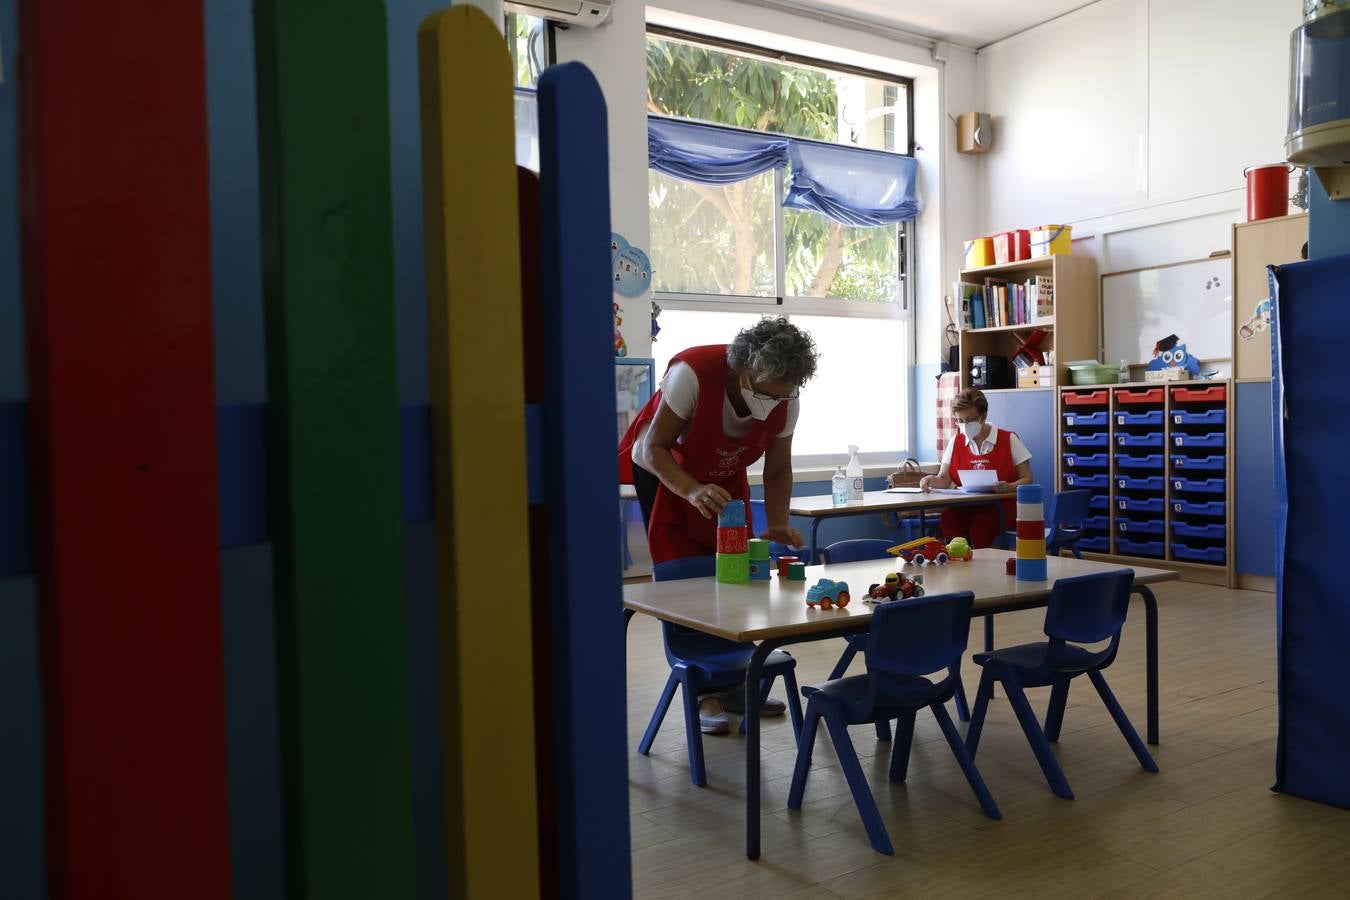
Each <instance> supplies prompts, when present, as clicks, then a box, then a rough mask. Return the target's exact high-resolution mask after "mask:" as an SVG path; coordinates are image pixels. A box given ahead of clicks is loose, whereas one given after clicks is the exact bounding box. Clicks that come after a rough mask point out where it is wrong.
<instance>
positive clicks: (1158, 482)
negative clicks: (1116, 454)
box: [1116, 475, 1165, 494]
mask: <svg viewBox="0 0 1350 900" xmlns="http://www.w3.org/2000/svg"><path fill="white" fill-rule="evenodd" d="M1164 484H1165V482H1164V481H1163V477H1162V476H1161V475H1149V476H1147V477H1146V476H1142V475H1119V476H1117V477H1116V487H1118V488H1120V489H1121V490H1122V491H1152V492H1153V493H1155V494H1160V493H1162V489H1163V485H1164Z"/></svg>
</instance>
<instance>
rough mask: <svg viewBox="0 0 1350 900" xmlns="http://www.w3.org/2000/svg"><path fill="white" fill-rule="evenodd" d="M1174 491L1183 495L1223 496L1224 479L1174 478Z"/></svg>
mask: <svg viewBox="0 0 1350 900" xmlns="http://www.w3.org/2000/svg"><path fill="white" fill-rule="evenodd" d="M1172 490H1174V491H1180V492H1182V493H1183V494H1222V493H1223V492H1224V480H1223V479H1222V478H1173V479H1172Z"/></svg>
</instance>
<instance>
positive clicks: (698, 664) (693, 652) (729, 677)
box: [638, 556, 802, 787]
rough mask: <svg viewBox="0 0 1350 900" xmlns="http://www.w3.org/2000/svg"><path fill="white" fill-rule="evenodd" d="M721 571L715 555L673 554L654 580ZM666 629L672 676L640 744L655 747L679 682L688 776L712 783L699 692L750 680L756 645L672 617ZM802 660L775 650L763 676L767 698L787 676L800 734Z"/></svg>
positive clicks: (785, 684) (654, 574)
mask: <svg viewBox="0 0 1350 900" xmlns="http://www.w3.org/2000/svg"><path fill="white" fill-rule="evenodd" d="M716 571H717V562H716V557H712V556H692V557H688V558H686V559H673V560H668V561H666V562H660V563H657V564H656V565H655V566H654V567H653V572H652V578H653V580H655V581H674V580H676V579H680V578H706V577H711V576H712V575H714V574H715V573H716ZM661 633H662V637H663V638H664V640H665V645H666V660H667V661H668V662H669V663H670V677H669V678H668V679H666V686H665V689H664V690H662V691H661V699H660V700H658V701H656V709H655V710H653V711H652V718H651V721H650V722H648V723H647V731H646V733H645V734H643V735H642V742H641V743H640V744H638V752H639V753H641V754H643V755H644V756H645V755H646V754H647V753H648V752H649V751H650V750H651V748H652V741H654V740H656V733H657V732H658V731H659V730H660V729H661V722H662V721H663V720H664V719H665V717H666V712H667V711H668V710H669V709H670V702H671V700H672V699H674V697H675V688H676V687H677V686H683V687H684V731H685V741H686V743H687V744H688V748H689V778H690V779H691V780H692V781H693V782H694V784H695V785H697V786H698V787H704V786H705V785H707V783H708V775H707V771H706V769H705V767H704V765H703V732H702V730H701V729H700V728H699V719H698V698H699V694H700V693H706V692H709V691H717V690H726V689H727V688H732V687H735V686H736V685H738V684H744V682H745V670H746V667H747V666H749V664H750V656H751V654H753V653H754V652H755V645H754V644H751V643H740V642H738V641H729V640H727V639H726V638H721V637H717V636H716V635H711V634H705V633H703V632H701V631H694V630H692V629H688V628H684V627H681V626H679V625H675V624H673V623H671V622H662V623H661ZM796 666H797V661H796V660H795V659H793V658H792V657H791V656H789V655H788V654H787V653H784V652H783V651H782V650H775V651H773V652H772V653H770V654H769V656H768V658H767V659H766V660H765V661H764V670H763V671H764V677H763V678H762V679H761V680H760V697H761V699H762V698H767V697H768V696H769V689H770V688H771V687H773V681H774V679H775V678H778V677H780V676H781V677H782V679H783V687H784V688H785V689H786V690H787V702H788V709H789V711H790V712H791V714H792V732H793V734H794V735H800V734H801V731H802V704H801V700H799V699H798V698H797V675H796V673H795V672H794V671H793V670H794V669H795V668H796ZM741 732H742V733H744V732H745V720H744V719H742V720H741Z"/></svg>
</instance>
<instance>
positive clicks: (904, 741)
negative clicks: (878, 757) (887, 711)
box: [890, 710, 914, 781]
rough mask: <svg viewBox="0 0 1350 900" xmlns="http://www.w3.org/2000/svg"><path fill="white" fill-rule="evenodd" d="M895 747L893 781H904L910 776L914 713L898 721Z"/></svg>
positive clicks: (892, 765)
mask: <svg viewBox="0 0 1350 900" xmlns="http://www.w3.org/2000/svg"><path fill="white" fill-rule="evenodd" d="M896 722H897V726H896V730H895V746H894V747H892V748H891V771H890V778H891V781H904V780H905V777H906V776H907V775H908V774H909V751H910V749H911V748H912V747H913V746H914V711H913V710H911V711H909V712H908V713H906V714H904V715H902V716H901V717H900V718H899V719H897V720H896Z"/></svg>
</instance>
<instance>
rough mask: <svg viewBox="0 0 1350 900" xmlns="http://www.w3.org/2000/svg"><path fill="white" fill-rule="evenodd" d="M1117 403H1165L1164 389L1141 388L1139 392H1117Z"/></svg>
mask: <svg viewBox="0 0 1350 900" xmlns="http://www.w3.org/2000/svg"><path fill="white" fill-rule="evenodd" d="M1116 402H1117V403H1157V404H1161V403H1162V402H1163V389H1162V388H1160V387H1157V388H1140V389H1138V390H1124V391H1116Z"/></svg>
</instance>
